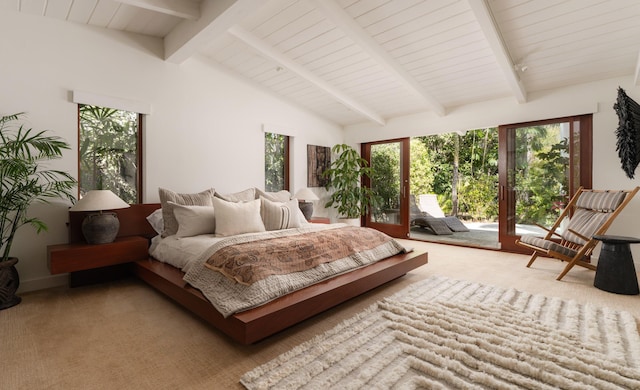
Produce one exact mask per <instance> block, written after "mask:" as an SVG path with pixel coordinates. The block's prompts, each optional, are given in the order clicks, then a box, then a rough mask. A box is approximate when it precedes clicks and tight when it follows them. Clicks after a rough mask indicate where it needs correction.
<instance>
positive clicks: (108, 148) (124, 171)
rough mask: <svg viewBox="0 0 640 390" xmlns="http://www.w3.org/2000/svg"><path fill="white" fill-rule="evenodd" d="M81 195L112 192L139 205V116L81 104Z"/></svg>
mask: <svg viewBox="0 0 640 390" xmlns="http://www.w3.org/2000/svg"><path fill="white" fill-rule="evenodd" d="M79 111H80V113H79V114H80V156H79V158H80V194H81V196H82V195H84V194H86V193H87V192H88V191H91V190H111V191H113V193H115V194H116V195H118V196H119V197H120V198H121V199H122V200H124V201H125V202H127V203H138V202H139V201H140V199H139V193H138V188H137V187H138V175H139V174H140V172H139V167H138V162H139V158H138V152H139V151H138V120H139V116H140V115H139V114H138V113H136V112H131V111H124V110H117V109H114V108H107V107H98V106H91V105H80V107H79Z"/></svg>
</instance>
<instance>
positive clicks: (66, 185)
mask: <svg viewBox="0 0 640 390" xmlns="http://www.w3.org/2000/svg"><path fill="white" fill-rule="evenodd" d="M23 115H24V113H18V114H13V115H7V116H3V117H1V118H0V179H1V181H2V188H1V189H0V228H1V229H2V236H1V241H0V244H1V245H0V249H1V250H2V253H1V254H2V257H0V261H7V260H8V259H9V254H10V252H11V246H12V244H13V240H14V238H15V234H16V231H17V230H18V228H20V227H21V226H23V225H31V226H33V227H34V228H35V229H36V231H37V232H38V233H40V232H42V231H44V230H47V225H46V224H45V223H44V222H43V221H42V220H41V219H39V218H37V217H28V216H27V209H28V208H29V206H30V205H31V204H33V203H34V202H47V201H48V200H49V199H52V198H65V199H68V200H70V201H71V202H75V197H74V196H73V194H72V190H73V188H74V187H75V185H76V180H75V179H74V178H73V177H71V176H70V175H69V174H68V173H66V172H63V171H59V170H54V169H46V168H45V167H44V163H45V162H47V161H49V160H53V159H58V158H61V157H62V152H63V150H65V149H69V144H67V143H66V142H65V141H64V140H63V139H61V138H59V137H56V136H49V135H46V131H34V130H33V129H30V128H26V127H25V126H24V125H19V124H16V123H15V122H16V121H18V120H19V119H20V118H21V117H22V116H23Z"/></svg>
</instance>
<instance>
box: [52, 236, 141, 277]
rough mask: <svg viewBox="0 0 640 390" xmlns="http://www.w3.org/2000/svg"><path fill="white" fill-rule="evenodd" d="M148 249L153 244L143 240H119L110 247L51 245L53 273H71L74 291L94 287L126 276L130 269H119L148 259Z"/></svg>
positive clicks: (99, 245)
mask: <svg viewBox="0 0 640 390" xmlns="http://www.w3.org/2000/svg"><path fill="white" fill-rule="evenodd" d="M148 247H149V241H148V240H147V239H146V238H144V237H140V236H129V237H119V238H116V240H115V241H114V242H112V243H108V244H96V245H93V244H87V243H74V244H59V245H49V246H47V260H48V265H49V271H50V272H51V274H52V275H54V274H61V273H69V286H70V287H77V286H82V285H85V284H91V283H95V282H96V281H102V280H107V279H111V278H113V277H118V276H120V275H121V274H124V273H125V271H128V270H125V268H128V267H118V266H119V265H122V264H125V265H126V264H127V263H131V262H133V261H137V260H141V259H144V258H146V257H148V256H149V252H148Z"/></svg>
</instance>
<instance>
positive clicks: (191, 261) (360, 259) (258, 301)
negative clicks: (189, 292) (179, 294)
mask: <svg viewBox="0 0 640 390" xmlns="http://www.w3.org/2000/svg"><path fill="white" fill-rule="evenodd" d="M343 226H346V225H344V224H331V225H324V224H310V225H307V226H305V227H303V228H296V229H284V230H277V231H271V232H262V233H248V234H240V235H237V236H232V237H216V236H214V235H211V234H210V235H201V236H195V237H186V238H175V237H172V236H170V237H166V238H163V239H154V241H153V243H152V246H151V248H150V254H151V255H152V256H153V257H154V258H156V259H157V260H159V261H162V262H165V263H169V264H171V265H173V266H175V267H178V268H180V269H182V270H183V271H184V272H185V277H184V280H185V281H186V282H188V283H189V284H191V285H192V286H193V287H195V288H197V289H199V290H200V291H201V292H202V293H203V294H204V295H205V296H206V297H207V299H208V300H209V301H210V302H211V304H213V306H214V307H215V308H216V309H217V310H218V311H219V312H220V313H221V314H222V315H223V316H224V317H228V316H230V315H232V314H234V313H237V312H239V311H244V310H248V309H251V308H253V307H256V306H260V305H262V304H264V303H267V302H269V301H271V300H273V299H275V298H277V297H279V296H282V295H285V294H287V293H290V292H292V291H295V290H298V289H301V288H303V287H306V286H308V285H311V284H313V283H316V282H318V281H321V280H324V279H327V278H329V277H332V276H335V275H339V274H341V273H345V272H348V271H350V270H353V269H355V268H359V267H362V266H365V265H367V264H371V263H373V262H375V261H378V260H381V259H383V258H386V257H389V256H393V255H395V254H397V253H400V252H402V251H406V249H405V248H403V247H402V245H400V244H399V243H398V242H397V241H395V240H392V241H389V242H388V243H386V244H385V245H381V246H379V247H376V248H375V249H374V250H370V251H367V252H361V253H359V254H358V256H354V257H347V258H344V259H340V260H337V261H334V262H331V263H327V264H321V265H319V266H317V267H315V268H312V269H310V270H307V271H303V272H296V273H294V274H289V275H272V276H269V277H267V278H266V279H263V280H260V281H258V282H256V283H253V284H251V285H249V286H246V285H243V284H240V283H236V282H235V281H232V280H230V279H229V278H227V277H226V276H224V275H222V274H221V273H219V272H217V271H213V270H211V269H209V268H207V267H205V266H204V263H205V261H206V260H207V259H208V258H209V256H210V255H211V254H212V253H213V252H214V251H215V250H217V247H219V246H222V245H226V243H225V242H222V241H223V240H232V241H234V242H246V241H250V240H253V239H258V238H269V237H279V236H283V235H294V234H299V233H306V232H311V231H319V230H324V229H335V228H339V227H343Z"/></svg>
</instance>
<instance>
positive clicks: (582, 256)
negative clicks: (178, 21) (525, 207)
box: [516, 187, 640, 280]
mask: <svg viewBox="0 0 640 390" xmlns="http://www.w3.org/2000/svg"><path fill="white" fill-rule="evenodd" d="M638 190H640V187H636V188H634V189H633V190H623V191H621V192H624V193H625V194H626V195H625V198H624V200H623V201H622V202H621V203H620V205H619V206H618V207H617V208H616V209H615V210H613V211H612V212H611V213H610V215H609V216H608V217H607V218H606V220H605V221H604V222H603V223H602V225H601V226H600V227H599V228H598V229H597V230H596V232H595V233H594V234H593V236H596V235H602V234H605V233H606V231H607V230H608V229H609V227H610V226H611V224H612V223H613V221H614V220H615V219H616V217H617V216H618V215H619V214H620V212H621V211H622V210H623V209H624V208H625V207H626V206H627V204H629V202H630V201H631V199H632V198H633V197H634V196H635V195H636V193H637V192H638ZM585 192H612V191H607V190H592V189H584V188H583V187H580V188H579V189H578V191H576V193H575V195H574V196H573V197H572V198H571V200H570V201H569V203H568V204H567V206H566V207H565V209H564V210H563V211H562V213H561V214H560V216H559V217H558V219H557V220H556V222H555V223H554V224H553V226H552V227H551V228H546V227H544V226H540V227H541V228H543V229H544V230H545V231H547V234H546V235H545V236H544V240H547V241H554V242H556V243H557V244H559V245H561V246H563V247H565V248H568V249H571V250H573V251H575V252H576V253H575V255H574V256H567V255H566V254H564V253H560V252H557V251H554V250H552V249H547V248H542V247H539V246H535V245H531V244H528V243H525V242H522V241H520V240H519V239H518V240H516V244H518V245H520V246H523V247H526V248H529V249H532V250H533V254H532V255H531V258H530V259H529V263H527V267H531V265H532V264H533V262H534V261H535V260H536V258H537V257H538V256H539V255H545V256H548V257H552V258H556V259H559V260H561V261H566V262H567V265H566V266H565V268H564V270H562V272H561V273H560V275H558V277H557V278H556V280H562V278H563V277H564V276H565V275H566V274H567V272H569V271H570V270H571V268H573V267H574V266H575V265H579V266H581V267H585V268H588V269H591V270H595V269H596V266H595V265H593V264H591V263H590V262H589V258H590V256H591V254H592V252H593V250H594V249H595V247H596V245H597V244H598V242H599V241H598V240H596V239H594V238H593V236H591V237H585V236H583V235H582V234H580V233H578V232H576V231H574V230H571V229H570V230H569V231H570V232H571V233H573V234H575V235H576V236H578V237H580V238H581V239H583V240H584V241H586V242H585V243H584V244H578V243H575V242H571V241H568V240H566V239H564V238H563V237H562V235H560V233H558V229H559V228H560V224H561V223H562V221H563V220H564V219H565V218H566V217H571V216H572V215H573V212H574V211H575V209H576V203H577V201H578V199H579V198H580V196H581V195H582V194H583V193H585ZM538 226H539V225H538Z"/></svg>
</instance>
